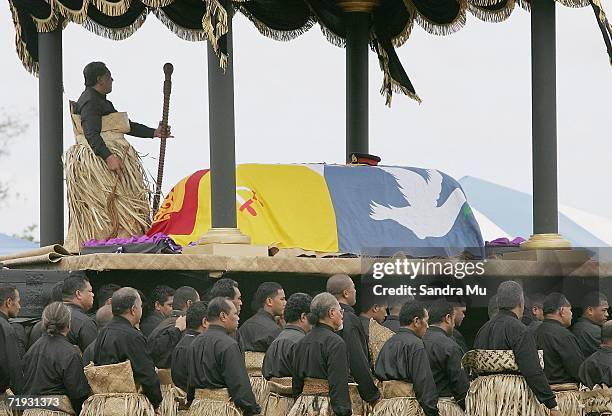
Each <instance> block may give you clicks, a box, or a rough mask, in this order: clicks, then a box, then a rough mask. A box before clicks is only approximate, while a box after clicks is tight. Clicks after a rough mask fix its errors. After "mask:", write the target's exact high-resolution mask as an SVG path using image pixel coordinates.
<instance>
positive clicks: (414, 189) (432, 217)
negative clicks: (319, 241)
mask: <svg viewBox="0 0 612 416" xmlns="http://www.w3.org/2000/svg"><path fill="white" fill-rule="evenodd" d="M324 175H325V182H326V183H327V186H328V189H329V192H330V196H331V199H332V202H333V207H334V210H335V213H336V226H337V230H338V250H339V251H340V252H349V253H356V254H361V255H382V256H391V255H393V254H395V253H397V252H399V251H401V252H403V253H405V254H406V255H411V256H415V257H431V256H454V255H457V254H459V253H461V252H463V251H468V252H470V253H471V254H473V255H474V256H476V257H482V256H484V241H483V238H482V235H481V233H480V228H479V226H478V223H477V222H476V219H475V217H474V215H473V213H472V211H471V209H470V206H469V205H468V203H467V201H466V198H465V194H464V192H463V189H462V188H461V185H460V184H459V182H457V181H456V180H455V179H453V178H451V177H450V176H448V175H446V174H444V173H442V172H439V171H437V170H433V169H419V168H407V167H395V166H378V167H371V166H353V167H351V168H348V169H347V167H346V166H333V165H325V169H324ZM366 242H367V243H366Z"/></svg>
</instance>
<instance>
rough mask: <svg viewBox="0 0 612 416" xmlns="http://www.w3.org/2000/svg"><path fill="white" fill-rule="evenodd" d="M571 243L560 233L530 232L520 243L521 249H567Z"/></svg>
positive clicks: (570, 246)
mask: <svg viewBox="0 0 612 416" xmlns="http://www.w3.org/2000/svg"><path fill="white" fill-rule="evenodd" d="M571 248H572V244H571V243H570V242H569V241H568V240H566V239H565V238H563V237H562V236H561V234H555V233H548V234H532V235H531V237H530V238H529V240H527V241H525V242H524V243H523V244H521V250H569V249H571Z"/></svg>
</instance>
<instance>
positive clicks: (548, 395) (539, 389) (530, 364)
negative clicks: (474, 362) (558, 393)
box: [474, 309, 557, 409]
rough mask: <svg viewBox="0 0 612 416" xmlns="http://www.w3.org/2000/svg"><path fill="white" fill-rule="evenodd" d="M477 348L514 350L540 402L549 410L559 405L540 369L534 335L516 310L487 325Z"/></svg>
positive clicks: (477, 341)
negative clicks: (517, 314)
mask: <svg viewBox="0 0 612 416" xmlns="http://www.w3.org/2000/svg"><path fill="white" fill-rule="evenodd" d="M474 348H476V349H482V350H512V351H513V352H514V357H515V360H516V364H517V365H518V368H519V370H520V372H521V374H522V375H523V377H525V381H526V382H527V385H528V386H529V388H530V389H531V391H533V393H534V394H535V396H536V397H537V399H538V401H539V402H540V403H543V404H544V405H545V406H546V407H548V408H549V409H552V408H553V407H555V406H557V400H556V399H555V394H554V393H553V392H552V390H551V389H550V386H549V384H548V380H547V379H546V376H545V375H544V371H543V370H542V367H540V360H539V358H538V349H537V347H536V343H535V340H534V338H533V332H532V331H530V330H528V329H527V327H526V326H525V325H524V324H523V323H522V322H521V321H520V320H519V319H518V317H517V316H516V315H515V314H514V313H513V312H512V311H509V310H506V309H500V311H499V313H498V314H497V315H495V317H494V318H493V319H491V320H490V321H488V322H486V323H485V324H484V325H483V326H482V328H480V330H479V331H478V334H477V335H476V340H475V341H474Z"/></svg>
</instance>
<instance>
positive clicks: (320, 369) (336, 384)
mask: <svg viewBox="0 0 612 416" xmlns="http://www.w3.org/2000/svg"><path fill="white" fill-rule="evenodd" d="M306 377H310V378H318V379H323V380H327V383H328V384H329V401H330V405H331V408H332V410H333V411H334V414H335V415H337V416H348V415H351V413H352V410H351V399H350V396H349V390H348V382H349V367H348V361H347V352H346V344H345V342H344V341H343V340H342V338H341V337H340V336H339V335H338V334H336V333H335V332H334V330H333V329H332V328H331V327H330V326H328V325H325V324H317V325H316V326H315V327H314V328H313V329H312V331H310V332H309V333H308V334H306V336H305V337H304V338H303V339H302V340H301V341H299V342H298V343H297V344H295V348H294V350H293V377H292V383H291V385H292V392H293V397H294V398H296V399H297V397H298V396H299V395H300V394H302V390H303V389H304V379H305V378H306Z"/></svg>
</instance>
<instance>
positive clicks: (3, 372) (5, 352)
mask: <svg viewBox="0 0 612 416" xmlns="http://www.w3.org/2000/svg"><path fill="white" fill-rule="evenodd" d="M21 358H22V357H20V356H19V346H18V345H17V337H16V335H15V331H14V330H13V327H12V326H11V324H9V321H8V316H6V315H5V314H3V313H2V312H0V394H2V393H4V391H5V390H6V389H9V388H10V389H11V390H12V391H13V393H15V394H19V393H21V389H22V388H23V372H22V367H21V365H22V364H21Z"/></svg>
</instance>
